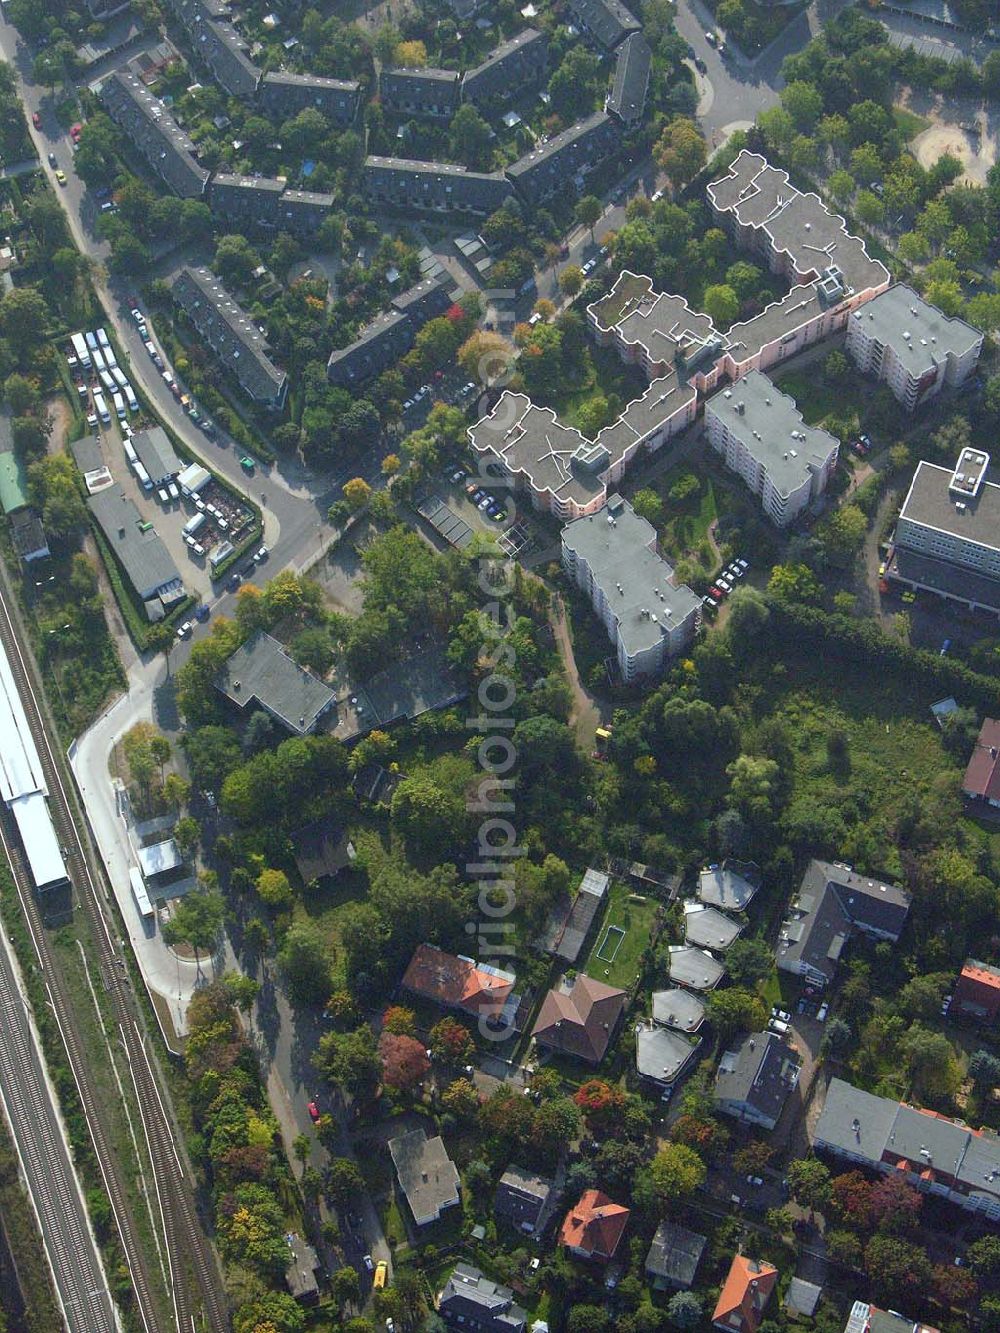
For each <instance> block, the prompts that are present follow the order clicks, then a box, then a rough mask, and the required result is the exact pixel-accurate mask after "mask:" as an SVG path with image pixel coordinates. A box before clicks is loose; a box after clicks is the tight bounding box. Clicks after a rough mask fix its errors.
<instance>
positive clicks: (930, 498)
mask: <svg viewBox="0 0 1000 1333" xmlns="http://www.w3.org/2000/svg"><path fill="white" fill-rule="evenodd" d="M953 475H954V469H953V468H948V467H939V466H938V465H937V464H936V463H926V462H923V461H921V462H920V463H918V464H917V470H916V472H914V474H913V481H912V482H911V483H910V489H909V491H908V493H907V496H906V499H905V500H904V501H903V507H902V509H901V510H900V514H899V516H900V518H902V519H911V520H912V521H913V522H914V523H922V524H923V525H924V526H925V527H928V528H935V529H936V530H937V531H938V532H947V533H950V534H951V535H952V536H954V537H961V538H963V539H964V540H965V541H969V542H975V543H977V544H978V545H980V546H988V547H990V548H991V549H992V550H1000V486H997V485H996V484H995V483H994V482H989V481H986V482H983V484H982V485H981V486H980V487H979V493H978V494H977V495H975V496H969V497H963V498H962V499H961V501H960V503H962V504H963V505H964V506H965V507H964V509H959V508H958V507H957V504H956V496H955V495H953V494H952V493H951V492H950V491H949V489H948V486H949V483H950V482H951V479H952V476H953ZM904 540H905V538H904Z"/></svg>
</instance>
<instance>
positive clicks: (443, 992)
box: [400, 944, 520, 1028]
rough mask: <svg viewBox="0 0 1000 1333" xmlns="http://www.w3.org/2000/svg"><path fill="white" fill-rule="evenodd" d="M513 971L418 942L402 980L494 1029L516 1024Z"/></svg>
mask: <svg viewBox="0 0 1000 1333" xmlns="http://www.w3.org/2000/svg"><path fill="white" fill-rule="evenodd" d="M516 982H517V978H516V977H515V975H514V973H513V972H503V971H501V969H500V968H498V967H489V966H487V964H485V963H476V962H474V961H473V960H472V959H471V958H465V957H464V956H463V955H461V954H453V953H445V952H444V950H443V949H439V948H437V946H436V945H433V944H421V945H418V947H417V948H416V950H415V951H414V954H413V957H412V958H411V959H410V965H409V967H408V968H407V969H406V972H405V973H404V975H403V980H402V982H401V983H400V984H401V987H402V989H403V990H404V991H407V992H408V993H409V994H410V995H413V996H414V997H415V998H416V999H418V1000H428V1001H430V1002H431V1003H432V1004H438V1005H440V1006H441V1007H442V1008H443V1009H454V1010H456V1011H457V1012H459V1013H462V1014H468V1016H469V1017H470V1018H474V1019H476V1020H477V1021H481V1022H485V1023H486V1024H487V1025H488V1026H489V1027H491V1028H504V1027H511V1026H513V1025H514V1023H515V1020H516V1018H517V1011H518V1007H519V1004H520V997H519V996H517V995H515V994H514V986H515V984H516Z"/></svg>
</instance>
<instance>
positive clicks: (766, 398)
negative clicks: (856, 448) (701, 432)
mask: <svg viewBox="0 0 1000 1333" xmlns="http://www.w3.org/2000/svg"><path fill="white" fill-rule="evenodd" d="M705 426H706V429H707V431H708V441H709V444H711V446H712V448H713V449H715V451H716V452H717V453H720V454H722V456H723V458H724V459H725V460H726V466H727V467H728V468H729V469H730V471H732V472H735V473H737V474H738V475H739V476H740V477H742V479H743V480H744V481H745V482H746V484H747V486H748V487H749V489H750V490H751V491H753V493H754V495H758V496H759V497H760V502H761V506H762V508H763V510H764V513H765V514H766V515H767V516H768V518H769V519H770V520H771V522H772V523H774V524H775V525H776V526H777V527H779V528H783V527H786V526H787V525H788V524H789V523H791V522H792V520H793V519H794V518H795V517H796V516H797V515H798V514H800V513H801V512H802V510H803V509H805V507H806V506H807V505H808V504H809V503H810V501H811V500H813V499H814V498H815V497H816V496H817V495H820V494H822V492H823V491H824V490H825V488H826V484H827V482H828V481H829V479H830V477H831V476H832V475H833V471H834V469H835V468H836V466H837V455H838V452H839V449H840V446H839V444H838V442H837V440H836V439H835V438H834V437H833V436H832V435H829V434H828V433H827V432H826V431H825V430H817V429H816V428H815V427H814V426H807V425H806V424H805V422H804V421H803V420H802V417H801V415H800V413H799V411H798V409H797V408H796V406H795V403H794V401H793V399H791V398H789V397H788V395H787V394H784V393H782V392H781V390H780V389H777V388H775V386H774V385H773V384H772V383H771V381H770V380H769V379H768V378H767V376H766V375H762V374H761V373H760V372H759V371H756V370H753V371H751V372H750V373H749V374H748V375H746V376H744V378H743V379H741V380H740V381H739V382H738V383H737V384H734V385H733V387H732V388H731V389H724V390H723V391H722V392H721V393H717V394H716V395H715V396H714V397H712V398H710V399H709V400H708V402H707V403H706V404H705Z"/></svg>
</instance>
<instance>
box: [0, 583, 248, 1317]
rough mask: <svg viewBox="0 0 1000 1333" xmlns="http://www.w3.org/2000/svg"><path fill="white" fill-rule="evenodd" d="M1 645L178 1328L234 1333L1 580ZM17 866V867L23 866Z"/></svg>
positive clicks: (61, 996)
mask: <svg viewBox="0 0 1000 1333" xmlns="http://www.w3.org/2000/svg"><path fill="white" fill-rule="evenodd" d="M0 643H2V644H3V647H4V648H5V650H6V652H7V655H8V658H9V660H10V667H11V671H12V672H13V675H14V680H15V683H16V685H17V689H18V692H19V693H20V695H21V699H22V703H23V706H24V710H25V713H26V715H27V718H28V722H29V725H30V727H31V731H32V734H33V736H34V740H35V744H36V746H37V749H38V754H39V757H40V760H41V765H42V770H43V774H44V777H45V782H46V786H47V787H48V793H49V794H48V801H49V812H50V815H51V818H52V823H53V826H54V828H55V830H56V834H57V836H58V838H59V841H60V844H61V846H62V849H63V855H64V860H65V863H66V868H67V871H68V873H69V875H70V878H71V880H72V883H73V887H74V890H75V892H76V897H77V900H78V902H79V905H80V908H81V910H82V911H83V912H84V913H85V914H86V917H87V920H88V922H89V924H90V927H91V935H92V939H93V945H94V948H95V950H96V953H97V959H96V961H97V964H98V967H99V971H100V974H101V977H102V980H103V982H104V985H105V987H106V989H107V992H108V995H109V998H110V1002H111V1006H112V1009H113V1013H114V1018H115V1023H116V1025H117V1027H118V1030H119V1034H120V1037H121V1042H122V1046H123V1049H124V1051H125V1054H126V1057H127V1059H128V1064H129V1069H130V1071H131V1076H132V1080H133V1084H134V1087H135V1092H136V1099H137V1103H138V1107H139V1111H140V1114H141V1118H142V1126H143V1131H144V1134H145V1138H146V1144H147V1148H148V1152H149V1156H150V1160H151V1163H152V1170H153V1177H154V1182H155V1186H156V1194H157V1203H158V1206H159V1211H160V1218H161V1223H162V1229H163V1235H164V1240H165V1244H166V1251H167V1258H168V1262H169V1267H170V1285H171V1296H172V1300H173V1307H174V1308H173V1314H174V1324H175V1327H176V1329H177V1330H178V1333H201V1330H210V1331H211V1333H228V1330H229V1329H230V1321H229V1316H228V1310H227V1302H226V1298H225V1295H224V1292H223V1290H222V1284H221V1280H220V1276H219V1271H218V1267H217V1265H216V1263H215V1259H214V1256H213V1254H212V1251H211V1248H210V1246H209V1244H208V1241H207V1239H206V1237H205V1234H204V1231H203V1230H202V1227H201V1223H200V1221H199V1219H198V1215H197V1212H196V1209H195V1204H194V1197H193V1193H192V1189H191V1187H190V1184H189V1181H188V1180H187V1178H186V1176H185V1172H184V1168H183V1165H182V1162H181V1159H180V1156H179V1154H178V1152H177V1147H176V1144H175V1141H174V1133H173V1126H172V1123H171V1119H170V1115H169V1114H168V1111H167V1108H166V1106H165V1104H164V1102H163V1099H162V1097H161V1094H160V1086H159V1080H158V1078H157V1076H156V1072H155V1070H154V1067H153V1062H152V1058H151V1056H150V1053H149V1051H148V1049H147V1045H146V1041H145V1038H144V1036H143V1032H142V1029H141V1027H140V1025H139V1022H138V1010H137V1005H136V1001H135V997H134V996H133V994H132V991H131V987H130V984H129V981H128V974H127V970H126V967H125V963H124V958H123V957H122V954H121V952H120V950H119V947H118V944H117V940H116V935H115V934H113V933H112V930H111V928H110V926H109V922H108V916H107V911H106V907H105V899H104V895H103V893H102V891H101V889H100V887H99V885H98V883H97V882H96V880H95V878H94V876H93V875H92V873H91V866H90V861H89V859H88V856H87V851H86V848H85V847H84V845H83V841H82V839H81V836H80V832H79V828H78V826H77V823H76V820H75V819H74V817H73V808H72V805H71V800H70V796H69V794H68V793H67V791H66V787H65V785H64V783H63V779H62V773H61V771H60V768H59V764H58V762H57V761H56V758H55V754H54V752H53V750H52V747H51V745H50V742H49V737H48V733H47V731H46V728H45V723H44V717H43V713H42V709H41V706H40V704H39V700H38V697H37V694H36V690H35V686H34V682H33V680H32V668H31V664H29V662H28V660H26V657H25V654H24V653H23V652H22V649H21V641H20V636H19V634H18V622H17V620H16V612H15V611H14V610H13V609H12V597H11V594H10V591H9V588H8V587H7V583H6V578H5V577H0ZM15 860H18V861H19V857H16V858H15ZM18 871H19V872H20V873H18ZM15 878H16V879H17V883H18V892H19V896H20V899H21V904H22V907H23V910H24V913H25V916H26V918H27V920H28V924H29V927H30V929H31V934H32V937H33V940H34V944H35V948H36V951H37V952H38V956H39V961H40V963H41V965H42V969H43V973H44V976H45V980H46V985H47V987H48V992H49V996H50V998H51V1001H52V1007H53V1010H54V1012H55V1014H56V1017H57V1020H58V1022H59V1026H60V1029H61V1032H62V1036H63V1041H64V1043H65V1045H66V1052H67V1056H68V1058H69V1062H70V1067H71V1069H72V1071H73V1076H74V1078H75V1080H76V1084H77V1088H78V1089H79V1093H80V1099H81V1102H82V1103H83V1107H84V1111H85V1113H86V1116H87V1123H88V1127H89V1129H90V1133H91V1136H92V1139H93V1143H94V1151H95V1154H96V1157H97V1161H98V1163H99V1165H100V1169H101V1172H102V1174H103V1176H104V1182H105V1186H106V1188H107V1192H108V1196H109V1198H110V1200H111V1206H112V1209H113V1211H114V1215H115V1220H116V1223H117V1226H118V1232H119V1235H120V1237H121V1242H122V1248H123V1250H124V1253H125V1257H126V1261H127V1263H128V1266H129V1271H130V1274H131V1277H132V1283H133V1289H134V1291H135V1298H136V1305H137V1308H138V1310H139V1312H140V1315H141V1317H142V1321H143V1324H144V1327H145V1331H146V1333H166V1330H165V1329H164V1326H163V1323H162V1319H161V1318H160V1317H159V1315H158V1314H157V1312H156V1307H155V1304H154V1302H153V1299H152V1294H151V1281H150V1273H149V1265H148V1256H147V1255H146V1254H145V1253H144V1251H143V1246H142V1243H141V1239H140V1237H139V1235H138V1233H137V1231H136V1228H135V1223H134V1219H133V1217H132V1213H131V1207H130V1204H129V1201H128V1195H127V1192H126V1190H125V1185H124V1181H123V1179H122V1175H121V1169H120V1166H119V1164H118V1162H117V1160H116V1158H115V1154H114V1152H113V1151H111V1150H110V1149H109V1145H108V1142H107V1139H106V1136H105V1133H104V1129H103V1126H102V1123H101V1117H100V1111H99V1106H100V1103H99V1100H98V1098H97V1096H96V1090H95V1084H94V1077H93V1074H92V1072H91V1070H90V1069H89V1068H88V1064H87V1061H86V1059H85V1056H84V1051H83V1048H82V1044H81V1041H80V1038H79V1034H78V1031H77V1026H76V1020H75V1015H74V1012H73V1005H72V1002H71V1000H70V997H69V995H68V993H67V991H66V989H65V986H64V984H63V982H62V979H61V975H60V972H59V967H58V964H57V962H56V960H55V958H54V956H53V952H52V950H51V948H50V947H49V943H48V939H47V936H46V934H45V930H44V928H43V925H42V920H41V913H40V912H39V910H38V905H37V902H36V900H35V895H34V892H33V889H32V885H31V881H30V877H28V876H27V874H26V871H25V868H24V866H23V865H20V864H19V865H18V866H16V867H15ZM191 1275H193V1277H194V1278H195V1281H196V1286H197V1290H198V1294H199V1295H200V1298H201V1299H200V1309H198V1308H196V1306H197V1305H198V1304H199V1302H196V1300H195V1295H194V1293H193V1292H192V1289H191V1283H190V1277H191Z"/></svg>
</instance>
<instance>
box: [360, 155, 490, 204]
mask: <svg viewBox="0 0 1000 1333" xmlns="http://www.w3.org/2000/svg"><path fill="white" fill-rule="evenodd" d="M364 171H365V192H366V193H367V195H368V197H369V198H370V199H372V200H374V201H375V202H376V203H380V204H383V205H385V206H386V207H388V208H396V209H402V210H404V211H410V210H412V209H419V210H420V211H421V212H427V213H476V214H479V215H481V216H483V217H486V216H488V215H489V214H490V213H495V212H496V211H497V209H498V208H499V207H500V206H501V205H502V204H503V203H505V202H506V200H507V199H508V198H509V197H510V193H511V188H510V182H509V181H508V180H507V179H506V178H505V177H504V175H503V173H502V172H499V171H488V172H486V171H466V169H465V168H464V167H457V166H453V165H451V164H450V163H447V162H420V161H417V160H416V159H414V158H404V157H369V158H366V159H365V168H364Z"/></svg>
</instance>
